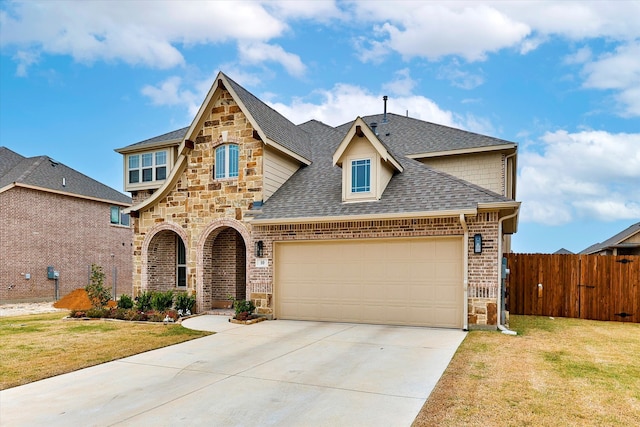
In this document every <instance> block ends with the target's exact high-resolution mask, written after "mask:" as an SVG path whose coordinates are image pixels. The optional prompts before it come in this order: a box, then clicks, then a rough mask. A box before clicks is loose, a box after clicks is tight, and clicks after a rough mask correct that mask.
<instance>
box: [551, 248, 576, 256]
mask: <svg viewBox="0 0 640 427" xmlns="http://www.w3.org/2000/svg"><path fill="white" fill-rule="evenodd" d="M553 255H573V252H571V251H570V250H569V249H566V248H560V249H558V250H557V251H555V252H554V253H553Z"/></svg>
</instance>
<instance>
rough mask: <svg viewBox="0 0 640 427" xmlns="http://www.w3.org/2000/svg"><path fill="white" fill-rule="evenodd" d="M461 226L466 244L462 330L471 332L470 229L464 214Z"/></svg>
mask: <svg viewBox="0 0 640 427" xmlns="http://www.w3.org/2000/svg"><path fill="white" fill-rule="evenodd" d="M460 225H462V230H463V231H464V244H463V245H462V250H463V254H462V256H463V267H462V268H463V272H462V295H463V306H462V315H463V317H462V330H463V331H465V332H466V331H468V330H469V228H468V227H467V221H466V220H465V218H464V214H460Z"/></svg>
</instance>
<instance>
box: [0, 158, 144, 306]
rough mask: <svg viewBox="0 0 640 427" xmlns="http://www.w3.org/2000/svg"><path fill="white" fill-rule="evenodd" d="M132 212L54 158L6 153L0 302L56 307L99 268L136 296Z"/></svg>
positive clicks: (1, 171) (1, 164) (1, 175)
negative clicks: (44, 303)
mask: <svg viewBox="0 0 640 427" xmlns="http://www.w3.org/2000/svg"><path fill="white" fill-rule="evenodd" d="M130 206H131V198H130V197H127V196H125V195H124V194H122V193H120V192H118V191H116V190H114V189H112V188H110V187H108V186H106V185H104V184H101V183H99V182H97V181H95V180H93V179H91V178H89V177H88V176H85V175H83V174H81V173H79V172H78V171H76V170H74V169H72V168H69V167H67V166H65V165H64V164H62V163H59V162H56V161H55V160H53V159H52V158H50V157H47V156H37V157H23V156H21V155H20V154H18V153H15V152H14V151H12V150H10V149H8V148H6V147H0V223H1V224H2V227H0V254H1V255H0V301H1V302H2V303H7V302H20V301H53V300H54V299H56V297H62V296H64V295H66V294H67V293H69V292H71V291H73V290H74V289H78V288H83V287H85V286H86V285H87V283H88V277H89V272H90V268H91V264H92V263H95V264H97V265H100V266H102V268H103V272H104V273H105V274H106V280H105V286H107V287H108V289H110V290H113V288H114V287H115V288H116V292H117V294H121V293H125V292H126V293H128V294H131V291H132V288H131V275H132V258H131V252H132V247H131V246H132V237H133V230H132V229H131V227H130V226H129V223H128V220H129V217H128V215H124V214H122V210H123V209H124V208H127V207H130ZM49 267H52V268H51V269H49ZM49 270H50V271H49ZM54 276H57V279H56V278H54ZM114 280H115V281H114Z"/></svg>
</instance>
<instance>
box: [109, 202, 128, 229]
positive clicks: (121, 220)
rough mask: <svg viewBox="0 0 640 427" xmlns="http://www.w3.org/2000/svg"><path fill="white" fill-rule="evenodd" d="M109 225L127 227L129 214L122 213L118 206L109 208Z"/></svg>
mask: <svg viewBox="0 0 640 427" xmlns="http://www.w3.org/2000/svg"><path fill="white" fill-rule="evenodd" d="M111 224H117V225H124V226H126V227H128V226H129V214H124V213H122V208H120V207H119V206H111Z"/></svg>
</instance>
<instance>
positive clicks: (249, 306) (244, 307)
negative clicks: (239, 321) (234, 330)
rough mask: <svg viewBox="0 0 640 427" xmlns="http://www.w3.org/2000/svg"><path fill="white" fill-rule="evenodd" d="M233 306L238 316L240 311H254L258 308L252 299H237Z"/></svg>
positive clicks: (248, 312) (249, 312)
mask: <svg viewBox="0 0 640 427" xmlns="http://www.w3.org/2000/svg"><path fill="white" fill-rule="evenodd" d="M233 307H234V308H235V310H236V317H237V316H238V314H240V313H247V314H251V313H253V310H255V309H256V306H255V305H253V301H251V300H236V301H234V302H233Z"/></svg>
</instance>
